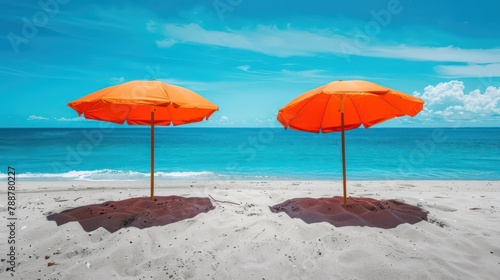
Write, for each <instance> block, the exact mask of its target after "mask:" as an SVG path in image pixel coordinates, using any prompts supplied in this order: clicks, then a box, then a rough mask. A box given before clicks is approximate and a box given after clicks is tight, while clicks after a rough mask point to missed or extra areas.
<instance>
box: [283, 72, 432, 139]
mask: <svg viewBox="0 0 500 280" xmlns="http://www.w3.org/2000/svg"><path fill="white" fill-rule="evenodd" d="M342 98H343V106H344V118H345V119H344V130H349V129H354V128H357V127H359V126H360V125H363V126H364V127H365V128H368V127H370V126H373V125H375V124H378V123H381V122H383V121H386V120H389V119H392V118H395V117H401V116H404V115H408V116H411V117H413V116H415V115H416V114H417V113H418V112H420V111H421V110H422V108H423V105H424V101H423V100H422V99H420V98H417V97H414V96H411V95H408V94H404V93H402V92H399V91H396V90H393V89H390V88H386V87H383V86H380V85H378V84H375V83H372V82H367V81H334V82H331V83H328V84H326V85H324V86H321V87H319V88H316V89H313V90H310V91H308V92H306V93H304V94H302V95H300V96H299V97H297V98H296V99H294V100H292V101H291V102H290V103H288V104H287V105H286V106H285V107H283V108H282V109H281V110H280V111H279V112H278V121H279V122H280V123H281V124H282V125H283V126H284V127H285V128H288V127H290V128H292V129H297V130H302V131H309V132H316V133H318V132H320V131H322V132H324V133H327V132H333V131H341V130H342V125H341V120H340V110H341V99H342Z"/></svg>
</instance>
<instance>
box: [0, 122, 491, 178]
mask: <svg viewBox="0 0 500 280" xmlns="http://www.w3.org/2000/svg"><path fill="white" fill-rule="evenodd" d="M345 137H346V158H347V159H346V164H347V178H348V180H388V179H403V180H429V179H431V180H448V179H454V180H457V179H458V180H500V128H370V129H363V128H360V129H355V130H350V131H346V136H345ZM340 146H341V141H340V133H328V134H314V133H306V132H299V131H293V130H284V129H282V128H186V127H176V128H174V127H156V134H155V177H156V180H179V179H180V180H203V179H216V180H221V179H228V180H233V179H250V180H254V179H259V180H272V179H313V180H341V178H342V165H341V148H340ZM0 163H1V165H2V166H0V178H5V177H6V174H7V168H8V166H11V167H14V168H15V169H16V171H17V176H18V178H20V179H24V180H147V179H148V178H149V168H150V130H149V128H148V127H140V128H138V127H123V128H121V127H120V128H108V129H101V128H70V129H68V128H29V129H22V128H16V129H6V128H4V129H0ZM2 169H3V170H2Z"/></svg>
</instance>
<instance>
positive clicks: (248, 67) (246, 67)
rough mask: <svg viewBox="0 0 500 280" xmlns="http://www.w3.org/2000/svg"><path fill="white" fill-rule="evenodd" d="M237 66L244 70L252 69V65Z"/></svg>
mask: <svg viewBox="0 0 500 280" xmlns="http://www.w3.org/2000/svg"><path fill="white" fill-rule="evenodd" d="M236 68H237V69H240V70H242V71H245V72H248V69H250V66H248V65H240V66H236Z"/></svg>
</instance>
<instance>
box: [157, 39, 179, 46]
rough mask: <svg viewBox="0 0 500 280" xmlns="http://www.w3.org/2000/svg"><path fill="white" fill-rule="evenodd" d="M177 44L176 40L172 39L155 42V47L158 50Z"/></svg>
mask: <svg viewBox="0 0 500 280" xmlns="http://www.w3.org/2000/svg"><path fill="white" fill-rule="evenodd" d="M176 43H177V41H176V40H174V39H163V40H161V41H160V40H157V41H156V46H158V48H170V47H171V46H173V45H175V44H176Z"/></svg>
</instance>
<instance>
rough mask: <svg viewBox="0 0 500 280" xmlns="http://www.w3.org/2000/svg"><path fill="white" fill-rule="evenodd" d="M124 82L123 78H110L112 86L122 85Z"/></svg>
mask: <svg viewBox="0 0 500 280" xmlns="http://www.w3.org/2000/svg"><path fill="white" fill-rule="evenodd" d="M124 82H125V77H112V78H111V83H112V84H122V83H124Z"/></svg>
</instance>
